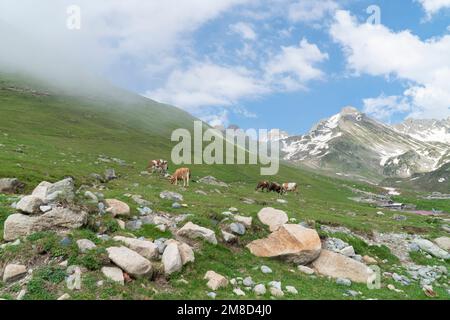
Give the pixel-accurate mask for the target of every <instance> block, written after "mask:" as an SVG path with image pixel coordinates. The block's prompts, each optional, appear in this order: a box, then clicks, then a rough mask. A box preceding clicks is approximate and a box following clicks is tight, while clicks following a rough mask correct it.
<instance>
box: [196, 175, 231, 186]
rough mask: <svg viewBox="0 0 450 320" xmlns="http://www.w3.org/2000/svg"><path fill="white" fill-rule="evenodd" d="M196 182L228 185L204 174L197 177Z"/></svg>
mask: <svg viewBox="0 0 450 320" xmlns="http://www.w3.org/2000/svg"><path fill="white" fill-rule="evenodd" d="M198 182H199V183H204V184H209V185H212V186H218V187H228V185H227V184H226V183H225V182H223V181H220V180H218V179H216V178H215V177H213V176H206V177H204V178H201V179H199V180H198Z"/></svg>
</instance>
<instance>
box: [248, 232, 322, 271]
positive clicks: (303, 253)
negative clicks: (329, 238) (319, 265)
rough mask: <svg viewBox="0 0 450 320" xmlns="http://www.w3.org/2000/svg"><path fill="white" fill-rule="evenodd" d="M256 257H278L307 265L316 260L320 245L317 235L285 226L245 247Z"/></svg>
mask: <svg viewBox="0 0 450 320" xmlns="http://www.w3.org/2000/svg"><path fill="white" fill-rule="evenodd" d="M247 248H249V249H250V252H251V253H252V254H253V255H255V256H257V257H280V258H284V259H286V260H288V261H291V262H294V263H296V264H308V263H309V262H311V261H313V260H314V259H316V258H317V257H318V256H319V254H320V251H321V248H322V243H321V242H320V238H319V235H318V233H317V232H316V231H315V230H313V229H307V228H304V227H302V226H300V225H296V224H286V225H283V226H281V227H280V228H279V229H278V230H277V231H275V232H273V233H272V234H270V235H269V237H268V238H266V239H261V240H255V241H253V242H251V243H250V244H248V245H247Z"/></svg>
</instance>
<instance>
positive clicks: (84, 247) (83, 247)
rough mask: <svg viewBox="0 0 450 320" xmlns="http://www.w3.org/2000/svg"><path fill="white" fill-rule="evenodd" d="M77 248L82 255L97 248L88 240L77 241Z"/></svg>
mask: <svg viewBox="0 0 450 320" xmlns="http://www.w3.org/2000/svg"><path fill="white" fill-rule="evenodd" d="M77 246H78V249H80V251H81V252H82V253H85V252H87V251H89V250H92V249H95V248H97V246H96V245H95V243H93V242H92V241H91V240H88V239H81V240H78V241H77Z"/></svg>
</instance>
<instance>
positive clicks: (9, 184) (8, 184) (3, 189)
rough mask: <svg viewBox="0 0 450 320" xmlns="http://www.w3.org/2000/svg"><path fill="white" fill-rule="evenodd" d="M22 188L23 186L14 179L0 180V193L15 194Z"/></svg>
mask: <svg viewBox="0 0 450 320" xmlns="http://www.w3.org/2000/svg"><path fill="white" fill-rule="evenodd" d="M24 187H25V184H23V183H22V182H20V181H19V180H18V179H16V178H3V179H0V193H9V194H17V193H20V192H21V191H22V190H23V188H24Z"/></svg>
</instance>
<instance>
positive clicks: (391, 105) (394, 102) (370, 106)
mask: <svg viewBox="0 0 450 320" xmlns="http://www.w3.org/2000/svg"><path fill="white" fill-rule="evenodd" d="M363 102H364V112H365V113H367V114H369V115H370V116H372V117H374V118H376V119H378V120H381V121H385V122H390V120H391V117H392V116H393V115H394V114H396V113H405V112H409V111H410V110H411V106H410V104H409V103H408V101H407V99H406V98H405V97H400V96H385V95H384V94H382V95H380V96H379V97H377V98H368V99H364V100H363Z"/></svg>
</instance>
